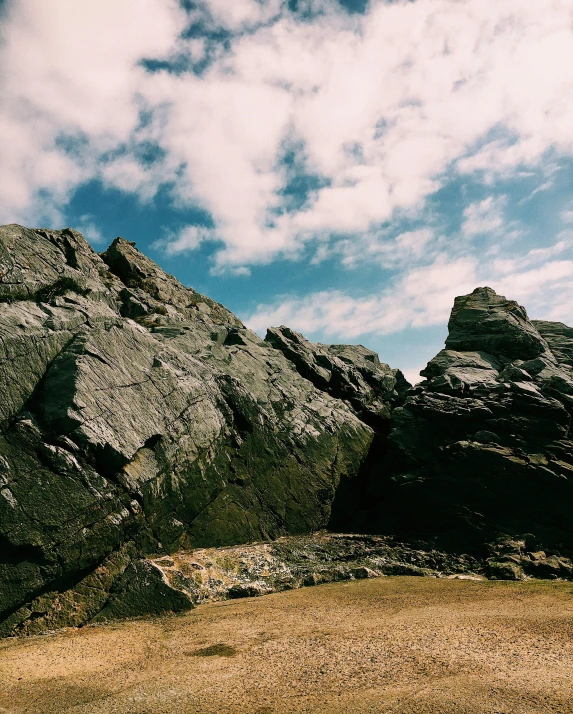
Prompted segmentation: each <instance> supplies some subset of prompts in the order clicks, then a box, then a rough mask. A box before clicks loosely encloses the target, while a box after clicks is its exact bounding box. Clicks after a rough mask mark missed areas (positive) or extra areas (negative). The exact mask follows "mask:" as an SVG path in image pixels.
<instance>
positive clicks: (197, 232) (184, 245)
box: [152, 226, 217, 256]
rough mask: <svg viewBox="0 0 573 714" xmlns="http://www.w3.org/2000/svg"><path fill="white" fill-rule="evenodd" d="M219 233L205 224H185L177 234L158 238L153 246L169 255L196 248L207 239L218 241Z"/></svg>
mask: <svg viewBox="0 0 573 714" xmlns="http://www.w3.org/2000/svg"><path fill="white" fill-rule="evenodd" d="M216 240H217V234H216V233H215V231H214V230H213V229H212V228H206V227H205V226H185V228H182V229H181V230H180V231H179V232H178V233H177V234H175V235H169V236H168V237H167V238H162V239H160V240H156V241H155V243H153V245H152V247H153V248H156V249H157V250H160V251H162V252H164V253H166V254H167V255H169V256H173V255H179V254H180V253H184V252H185V251H188V250H196V249H197V248H198V247H199V246H200V245H201V243H204V242H205V241H216Z"/></svg>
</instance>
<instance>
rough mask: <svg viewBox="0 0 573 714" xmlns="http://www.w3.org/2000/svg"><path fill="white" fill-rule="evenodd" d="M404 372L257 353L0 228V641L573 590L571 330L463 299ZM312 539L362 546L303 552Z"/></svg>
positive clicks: (166, 299)
mask: <svg viewBox="0 0 573 714" xmlns="http://www.w3.org/2000/svg"><path fill="white" fill-rule="evenodd" d="M422 374H423V375H424V376H425V381H424V382H422V383H420V384H419V385H417V386H416V387H415V388H410V385H409V384H408V383H407V382H406V380H405V379H404V377H403V375H402V373H401V372H400V371H399V370H396V369H391V368H390V367H389V366H388V365H385V364H383V363H381V362H380V361H379V359H378V356H377V355H376V354H375V353H374V352H371V351H370V350H368V349H366V348H364V347H362V346H349V345H322V344H314V343H311V342H309V341H308V340H306V339H305V338H304V337H303V336H302V335H300V334H298V333H296V332H294V331H292V330H290V329H289V328H288V327H285V326H282V327H278V328H270V329H269V331H268V333H267V336H266V338H265V340H264V341H262V340H261V339H260V338H259V337H258V336H257V335H256V334H255V333H253V332H252V331H250V330H248V329H247V328H245V327H244V326H243V324H242V323H241V322H240V320H238V319H237V318H236V317H235V316H234V315H233V314H232V313H230V312H229V311H228V310H227V309H226V308H224V307H223V306H222V305H219V304H218V303H216V302H214V301H213V300H211V299H209V298H207V297H205V296H203V295H200V294H199V293H197V292H195V291H194V290H192V289H191V288H187V287H185V286H183V285H181V283H179V282H178V281H177V280H176V279H175V278H173V277H172V276H170V275H167V274H166V273H164V272H163V271H162V270H161V269H160V268H159V267H158V266H157V265H155V264H154V263H153V262H152V261H151V260H149V259H148V258H146V257H145V256H143V255H142V254H141V253H139V252H138V251H137V249H136V248H135V246H134V244H132V243H129V242H127V241H125V240H123V239H121V238H118V239H116V240H115V241H114V242H113V244H112V245H111V246H110V247H109V248H108V249H107V250H106V251H105V252H104V253H102V254H99V255H98V254H96V253H95V252H94V251H93V250H92V248H91V247H90V246H89V245H88V243H87V242H86V241H85V240H84V239H83V237H82V236H81V234H79V233H77V232H75V231H73V230H71V229H66V230H62V231H51V230H44V229H39V230H29V229H26V228H22V227H20V226H15V225H11V226H4V227H2V228H0V635H10V634H16V633H34V632H40V631H42V630H45V629H55V628H57V627H63V626H70V625H71V626H81V625H84V624H86V623H88V622H94V621H99V620H104V619H109V618H113V617H122V616H130V615H143V614H150V613H159V612H163V611H169V610H172V611H176V610H184V609H187V608H189V607H192V606H193V605H194V604H196V603H198V602H202V601H204V600H206V599H213V598H215V599H217V598H220V597H233V596H240V595H245V594H261V593H263V592H271V591H274V590H280V589H284V588H286V587H298V586H300V585H304V584H313V583H317V582H324V581H326V580H329V579H330V580H332V579H340V578H351V577H365V576H371V575H376V574H384V573H392V572H400V573H402V572H406V571H408V572H411V573H413V574H416V573H417V574H433V575H438V576H440V575H448V574H450V575H451V574H454V573H456V572H458V573H460V572H462V573H463V572H465V573H467V572H468V571H471V572H473V573H474V575H475V574H476V573H477V575H476V577H478V576H480V577H481V576H488V577H500V578H512V579H520V578H524V577H530V576H534V577H553V578H571V577H573V566H572V565H571V560H570V558H571V556H572V555H573V515H572V510H571V505H572V503H573V441H572V440H571V439H570V424H571V414H572V411H573V329H572V328H569V327H567V326H566V325H563V324H562V323H554V322H545V321H534V322H532V321H530V320H529V319H528V317H527V314H526V312H525V310H524V308H523V307H521V306H519V305H518V304H517V303H515V302H513V301H511V300H507V299H506V298H505V297H502V296H500V295H497V294H496V293H495V292H494V291H493V290H491V289H490V288H478V289H476V290H475V291H474V292H473V293H472V294H470V295H466V296H462V297H458V298H456V301H455V304H454V307H453V310H452V314H451V318H450V322H449V335H448V338H447V340H446V346H445V349H444V350H442V351H441V352H440V353H439V354H438V355H436V357H434V358H433V359H432V360H430V362H429V363H428V365H427V367H426V368H425V370H424V371H423V373H422ZM326 527H329V528H330V529H334V530H338V531H345V532H346V533H348V532H354V533H355V534H356V533H371V534H376V537H375V538H372V537H370V536H364V535H362V536H358V535H357V536H348V535H346V536H334V535H330V536H329V535H326V534H322V535H315V536H308V538H307V539H306V540H305V539H304V538H303V539H302V540H300V538H299V534H308V533H312V532H314V531H317V530H320V529H323V528H326ZM285 537H287V539H286V540H284V538H285ZM276 539H279V541H278V542H275V543H271V542H270V541H273V540H276ZM281 539H282V540H281ZM255 541H259V542H261V543H259V545H253V546H249V547H248V548H246V549H245V548H242V547H241V548H239V549H236V550H226V551H225V550H223V551H221V553H219V554H217V553H218V551H217V552H216V551H215V550H213V549H214V548H217V547H229V546H232V545H234V544H245V543H253V542H255ZM197 548H200V549H205V548H207V549H210V550H208V551H201V553H202V554H201V553H199V551H197ZM201 558H202V560H201ZM209 563H211V564H209ZM416 569H418V570H416ZM365 574H366V575H365ZM472 577H473V576H472Z"/></svg>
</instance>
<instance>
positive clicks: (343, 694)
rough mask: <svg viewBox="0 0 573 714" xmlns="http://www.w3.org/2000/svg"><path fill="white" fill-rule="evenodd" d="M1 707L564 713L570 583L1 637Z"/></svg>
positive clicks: (319, 590) (352, 594) (449, 586)
mask: <svg viewBox="0 0 573 714" xmlns="http://www.w3.org/2000/svg"><path fill="white" fill-rule="evenodd" d="M0 712H4V713H5V712H10V713H11V714H20V712H33V713H34V714H52V713H54V714H56V713H57V714H60V713H61V712H77V713H78V714H79V713H80V712H81V713H82V714H88V713H89V714H96V713H98V714H99V713H103V712H106V713H107V712H118V713H121V714H127V713H128V712H129V713H130V714H144V713H145V714H168V713H169V714H172V713H173V714H174V713H177V714H190V713H191V712H201V714H211V713H212V714H215V713H217V714H218V713H219V712H221V713H222V712H226V713H229V714H231V713H232V714H239V713H240V714H245V713H247V712H248V713H252V714H271V713H273V714H275V713H279V712H297V713H298V712H313V713H314V712H320V713H321V714H322V713H325V714H329V713H332V712H384V713H385V712H394V713H396V714H410V713H412V714H413V713H414V712H416V713H420V714H421V713H426V712H427V713H430V712H432V713H435V714H449V713H450V712H451V713H452V714H454V712H455V714H466V713H467V714H470V713H471V714H474V713H475V714H477V713H478V712H479V713H480V714H501V713H502V712H503V713H504V714H505V713H506V712H507V714H510V713H511V714H521V713H525V712H527V713H530V712H539V714H542V713H543V714H547V713H548V712H559V714H566V713H567V712H573V583H564V582H542V581H537V582H527V583H509V582H491V581H489V582H488V581H485V582H475V581H460V580H442V579H431V578H413V577H388V578H380V579H376V580H364V581H351V582H347V583H337V584H332V585H322V586H319V587H314V588H304V589H301V590H295V591H290V592H284V593H278V594H274V595H268V596H265V597H261V598H249V599H245V600H239V601H227V602H219V603H213V604H208V605H203V606H200V607H198V608H197V609H195V610H193V611H192V612H190V613H187V614H185V615H181V616H168V617H162V618H155V619H148V620H137V621H130V622H123V623H118V624H112V625H105V626H98V627H86V628H83V629H81V630H68V631H64V632H60V633H57V634H53V635H47V636H38V637H33V638H29V639H21V640H14V639H12V640H3V641H1V642H0Z"/></svg>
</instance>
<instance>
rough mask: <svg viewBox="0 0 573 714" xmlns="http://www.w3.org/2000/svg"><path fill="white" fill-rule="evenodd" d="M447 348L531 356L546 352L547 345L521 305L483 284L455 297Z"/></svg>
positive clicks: (513, 355)
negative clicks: (470, 291) (467, 293)
mask: <svg viewBox="0 0 573 714" xmlns="http://www.w3.org/2000/svg"><path fill="white" fill-rule="evenodd" d="M446 349H449V350H456V351H458V352H468V351H470V352H486V353H487V354H492V355H498V356H500V357H506V358H508V359H532V358H534V357H537V356H539V355H541V354H543V353H544V352H547V351H548V346H547V343H546V342H545V340H544V339H543V338H542V337H541V335H540V334H539V332H538V331H537V330H536V329H535V327H533V325H532V324H531V322H529V320H528V318H527V313H526V312H525V310H524V309H523V308H522V307H521V305H518V304H517V303H516V302H515V301H514V300H506V298H504V297H503V296H501V295H497V293H496V292H495V291H494V290H492V289H491V288H487V287H486V288H476V289H475V290H474V291H473V293H471V295H463V296H461V297H457V298H456V300H455V302H454V307H453V309H452V314H451V317H450V321H449V323H448V338H447V340H446Z"/></svg>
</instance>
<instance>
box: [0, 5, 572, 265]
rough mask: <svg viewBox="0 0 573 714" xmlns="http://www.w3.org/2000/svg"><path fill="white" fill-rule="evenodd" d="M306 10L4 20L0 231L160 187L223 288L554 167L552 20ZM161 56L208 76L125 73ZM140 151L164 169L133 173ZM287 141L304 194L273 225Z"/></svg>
mask: <svg viewBox="0 0 573 714" xmlns="http://www.w3.org/2000/svg"><path fill="white" fill-rule="evenodd" d="M313 5H314V9H315V10H320V13H321V14H319V15H318V16H317V17H316V19H314V20H307V21H304V22H302V21H300V20H297V18H296V16H295V15H293V14H291V13H289V12H288V11H287V9H286V4H285V3H284V2H283V3H281V2H279V0H272V1H271V2H267V3H261V2H258V0H234V1H233V2H231V3H229V2H225V1H224V0H203V2H198V3H196V7H195V9H194V10H193V11H191V12H190V13H189V14H188V15H185V13H183V11H182V10H181V9H180V7H179V5H178V3H177V2H176V0H122V2H120V3H117V2H112V0H97V2H96V0H83V2H81V3H74V2H72V1H71V0H52V2H50V3H38V2H35V1H34V0H12V2H11V4H10V5H9V8H8V15H7V18H6V19H5V21H4V23H3V28H2V35H3V37H2V40H3V43H2V45H1V46H0V65H1V73H0V76H1V77H2V79H1V80H0V96H1V97H2V107H1V108H0V133H1V135H2V137H3V142H2V148H0V165H1V166H2V169H3V173H4V177H3V181H2V185H3V191H2V199H1V200H2V203H1V205H0V209H1V211H2V214H3V215H4V216H5V220H24V219H29V218H30V217H31V216H34V215H38V214H39V213H43V214H47V213H50V211H51V212H52V215H53V212H54V211H55V210H58V209H59V210H62V209H64V208H65V204H66V201H67V200H68V198H69V196H70V195H71V193H72V192H73V190H74V188H75V187H76V186H77V185H78V184H80V183H81V182H83V181H86V180H88V179H89V178H93V177H99V178H101V179H102V180H103V181H104V182H105V184H106V185H107V186H115V187H117V188H120V189H122V190H124V191H132V192H135V193H136V194H138V195H139V196H140V197H141V198H142V199H143V200H148V199H149V198H151V197H152V196H153V195H154V193H155V192H156V191H157V189H158V187H159V186H160V185H161V184H162V183H169V182H172V183H173V184H174V186H175V188H174V193H175V198H176V200H177V202H178V205H180V206H182V207H186V206H189V205H196V204H197V202H199V203H200V204H201V206H202V207H203V208H204V209H206V210H208V211H209V212H210V213H211V215H212V217H213V220H214V222H215V229H216V233H217V236H218V237H219V238H220V240H221V250H220V251H219V253H218V254H217V257H216V260H217V269H220V270H222V269H225V268H226V267H229V268H231V267H237V266H239V267H240V266H244V265H245V264H249V263H257V262H258V263H264V262H268V261H271V260H273V259H274V258H275V257H277V256H278V255H286V256H291V257H292V256H297V255H299V254H300V252H301V247H302V246H304V245H305V244H309V243H314V242H316V240H317V238H318V239H319V241H323V242H322V243H319V244H320V245H322V246H323V247H324V237H325V236H328V235H329V234H335V235H338V236H339V235H340V234H343V233H344V234H346V238H345V239H346V240H351V241H356V242H357V243H360V242H361V241H362V244H363V242H364V241H363V239H362V238H361V234H364V235H373V234H376V232H379V231H380V226H381V225H382V224H384V223H386V222H388V221H391V220H392V219H393V217H394V216H395V215H396V212H404V211H409V212H411V213H413V214H415V213H416V212H420V211H421V210H422V209H423V208H424V206H425V201H426V198H427V197H428V196H429V195H430V194H431V193H432V192H433V191H435V190H436V189H437V188H438V187H440V185H442V183H443V182H444V180H445V178H444V172H445V174H446V176H447V177H449V178H451V177H452V176H455V175H458V174H459V173H461V174H464V175H465V174H473V175H475V174H479V175H481V176H482V178H483V179H484V180H485V181H490V182H491V181H492V180H493V179H494V178H495V177H496V176H505V177H507V176H511V175H515V173H516V172H523V170H524V169H527V168H531V167H535V166H536V165H538V164H539V162H541V161H542V160H544V157H545V156H546V155H547V152H548V150H549V149H553V151H554V152H557V154H567V155H570V154H572V153H573V121H572V119H573V110H572V108H571V103H570V100H569V98H570V96H571V94H572V92H573V49H572V48H573V6H572V5H571V2H570V0H536V2H534V3H523V2H522V0H498V2H496V3H484V2H483V0H462V1H457V0H417V1H416V2H414V3H412V2H396V3H387V2H383V0H373V1H372V2H370V4H369V6H368V11H367V13H366V14H365V15H364V16H361V15H348V14H347V13H345V12H344V11H343V10H341V9H340V7H339V5H338V4H337V3H334V2H320V3H319V2H315V3H314V4H313ZM337 8H338V9H337ZM192 20H195V21H202V22H204V23H206V25H207V27H208V28H209V29H211V30H213V29H216V28H217V27H220V28H224V29H226V30H229V31H230V32H231V33H233V34H232V36H231V39H230V50H229V51H228V52H227V51H225V50H224V49H222V46H221V47H220V48H219V49H217V50H215V51H213V47H212V44H213V42H212V41H211V40H209V39H207V38H203V39H201V38H197V37H193V38H190V39H184V38H183V37H182V36H181V32H182V30H183V29H184V28H185V26H186V23H188V22H190V21H192ZM246 29H247V30H248V31H246V32H245V31H244V30H246ZM170 54H178V55H179V56H181V55H183V56H185V55H187V56H188V57H189V58H190V60H191V61H192V62H197V61H200V60H201V59H202V58H204V57H207V56H209V57H212V58H214V59H213V62H212V64H211V65H210V66H209V67H208V68H207V69H205V71H204V72H203V73H202V75H201V76H197V75H195V74H193V72H191V71H189V72H184V73H183V74H180V75H175V74H173V73H169V72H167V71H165V72H158V73H155V74H150V73H148V72H146V71H145V70H144V68H143V67H142V66H141V64H140V60H142V59H143V58H146V57H160V58H162V57H168V56H169V55H170ZM142 110H146V111H148V112H150V116H151V121H150V123H149V124H147V125H145V126H143V125H141V123H140V112H141V111H142ZM62 137H65V138H66V141H67V142H68V144H69V141H70V139H74V140H75V142H76V143H75V145H74V149H73V151H72V150H70V149H69V146H68V150H65V149H64V148H63V146H62ZM143 141H152V142H155V143H157V144H159V145H160V146H161V148H162V149H163V150H164V152H165V153H164V155H163V158H162V159H161V160H159V161H157V162H156V163H155V164H153V165H152V166H149V165H148V164H146V163H145V162H144V161H142V159H141V157H140V154H139V153H138V150H137V149H138V145H140V144H141V142H143ZM288 141H298V142H300V144H301V145H302V146H303V147H304V152H305V156H306V158H307V162H306V166H307V170H308V171H309V172H312V173H313V174H316V175H317V176H319V177H321V178H322V179H323V181H322V185H321V187H320V188H317V189H315V190H314V191H312V192H311V193H310V194H309V197H308V200H307V202H306V203H305V204H304V205H303V206H301V207H299V208H297V209H294V210H291V211H290V212H286V213H285V212H284V199H283V198H282V197H281V194H280V190H281V189H282V188H283V185H284V179H285V174H284V169H283V167H282V166H281V163H280V159H281V156H282V152H283V150H284V146H285V142H288ZM484 142H486V143H485V144H484ZM119 149H122V151H119ZM110 152H111V153H110ZM487 200H489V199H486V201H487ZM497 200H499V199H497ZM491 201H492V205H490V206H489V207H488V206H485V208H484V207H483V205H482V206H481V208H480V207H479V206H478V207H477V208H476V207H475V206H474V209H475V211H476V212H475V214H472V213H471V210H474V209H471V207H468V208H467V211H469V213H467V214H466V217H465V218H466V223H465V229H466V233H467V234H468V235H477V233H478V232H480V231H484V230H487V231H491V230H497V229H498V228H499V227H500V225H501V224H500V223H499V221H500V220H501V218H500V217H499V210H500V207H499V206H497V209H498V213H497V214H496V213H495V209H496V205H497V204H495V203H493V202H494V199H493V198H492V199H491ZM485 209H488V210H487V211H486V210H485ZM489 209H491V210H489ZM480 211H481V212H480ZM496 215H497V216H498V217H496ZM175 240H176V241H179V240H180V239H179V238H176V239H175ZM199 243H200V241H193V240H189V241H187V242H185V241H182V242H176V244H175V247H174V248H173V249H172V250H173V251H175V252H180V251H181V250H182V249H183V246H185V245H186V246H187V249H189V250H190V249H192V248H193V246H196V245H198V244H199ZM384 250H385V249H384ZM384 250H381V253H380V255H381V256H383V254H384ZM405 250H410V249H409V248H405ZM351 252H352V251H350V252H349V251H346V252H345V250H340V251H338V253H339V254H340V255H341V257H342V259H347V260H351V258H350V257H349V256H350V255H351ZM432 257H433V256H432Z"/></svg>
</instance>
